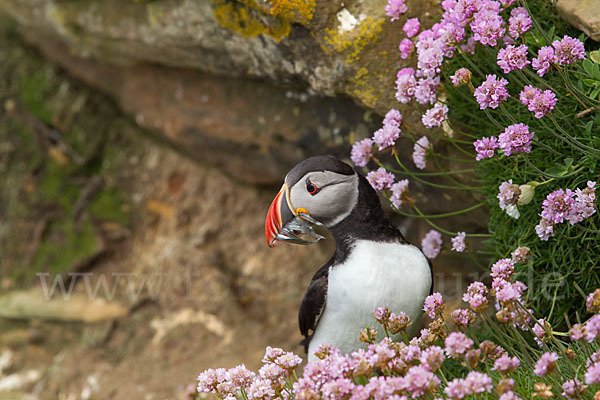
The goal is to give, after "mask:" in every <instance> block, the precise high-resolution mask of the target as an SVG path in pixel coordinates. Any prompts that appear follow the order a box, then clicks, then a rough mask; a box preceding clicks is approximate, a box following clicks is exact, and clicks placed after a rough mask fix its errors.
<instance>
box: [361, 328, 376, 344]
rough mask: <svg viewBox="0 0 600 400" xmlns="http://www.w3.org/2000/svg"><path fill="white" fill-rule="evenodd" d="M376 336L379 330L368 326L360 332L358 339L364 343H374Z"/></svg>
mask: <svg viewBox="0 0 600 400" xmlns="http://www.w3.org/2000/svg"><path fill="white" fill-rule="evenodd" d="M376 337H377V331H376V330H374V329H371V328H369V327H366V328H365V329H363V330H361V331H360V334H359V335H358V340H360V341H361V342H362V343H373V341H374V340H375V338H376Z"/></svg>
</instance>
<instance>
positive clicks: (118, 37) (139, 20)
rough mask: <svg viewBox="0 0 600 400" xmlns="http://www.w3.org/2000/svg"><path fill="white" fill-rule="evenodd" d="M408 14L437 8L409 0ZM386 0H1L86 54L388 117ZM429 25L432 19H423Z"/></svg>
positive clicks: (391, 63)
mask: <svg viewBox="0 0 600 400" xmlns="http://www.w3.org/2000/svg"><path fill="white" fill-rule="evenodd" d="M408 3H409V10H410V11H409V15H410V16H419V17H424V16H425V15H426V13H427V12H428V11H430V9H432V8H433V6H432V5H431V4H430V3H429V2H421V1H409V2H408ZM385 4H386V2H385V0H376V1H369V2H365V1H353V0H351V1H345V2H341V1H339V0H336V1H329V2H318V4H317V2H315V1H314V0H270V1H259V0H243V1H235V0H199V1H196V0H176V1H135V2H134V1H120V0H102V1H93V0H84V1H77V2H62V1H54V0H50V1H40V0H5V1H3V2H2V4H1V5H0V7H2V8H3V9H4V10H5V11H6V12H7V13H8V14H9V15H11V16H13V17H14V18H15V19H16V20H18V21H19V23H20V24H21V25H23V26H24V27H26V28H27V29H30V30H35V31H37V32H41V33H43V34H44V35H51V36H55V37H57V38H59V39H60V40H62V41H64V42H66V43H67V44H68V45H69V47H70V48H72V49H73V50H75V51H77V52H78V53H79V54H83V55H85V56H92V57H94V58H98V59H101V60H110V61H112V62H118V63H131V62H153V63H158V64H163V65H167V66H171V67H183V68H192V69H199V70H202V71H208V72H212V73H215V74H221V75H227V76H238V77H240V76H241V77H244V76H254V77H260V78H265V79H269V80H271V81H275V82H278V83H281V82H288V83H289V82H298V81H301V82H303V83H308V85H309V86H310V87H311V88H312V90H314V91H315V92H317V93H320V94H330V95H332V94H334V93H340V94H346V95H348V96H350V97H352V98H354V99H356V100H357V101H359V102H361V103H363V104H364V105H366V106H367V107H369V108H373V109H376V110H378V111H379V112H383V111H387V109H389V107H390V104H392V103H393V102H394V100H393V93H394V79H395V72H396V71H397V70H398V67H399V65H401V60H400V58H399V54H398V51H397V45H398V43H399V41H400V38H401V35H402V31H401V29H400V28H401V26H402V25H401V24H400V23H395V24H394V23H390V22H389V18H388V17H385V15H384V6H385ZM423 20H424V22H425V24H427V19H426V18H425V19H423Z"/></svg>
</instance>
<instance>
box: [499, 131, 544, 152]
mask: <svg viewBox="0 0 600 400" xmlns="http://www.w3.org/2000/svg"><path fill="white" fill-rule="evenodd" d="M534 135H535V134H534V133H533V132H529V127H528V126H527V125H525V124H522V123H518V124H513V125H509V126H507V127H506V129H504V132H502V133H501V134H500V135H498V142H499V143H500V148H501V149H502V152H503V153H504V154H505V155H506V156H507V157H508V156H510V155H511V154H513V153H529V152H530V151H531V140H532V139H533V136H534Z"/></svg>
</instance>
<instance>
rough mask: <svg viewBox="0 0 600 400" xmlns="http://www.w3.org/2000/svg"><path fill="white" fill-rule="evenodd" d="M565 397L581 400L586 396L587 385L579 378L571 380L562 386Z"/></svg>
mask: <svg viewBox="0 0 600 400" xmlns="http://www.w3.org/2000/svg"><path fill="white" fill-rule="evenodd" d="M562 388H563V392H562V395H563V397H566V398H568V399H580V398H582V397H583V395H584V394H585V391H586V389H587V385H585V384H583V383H582V382H580V381H579V379H577V378H573V379H569V380H568V381H566V382H565V383H563V385H562Z"/></svg>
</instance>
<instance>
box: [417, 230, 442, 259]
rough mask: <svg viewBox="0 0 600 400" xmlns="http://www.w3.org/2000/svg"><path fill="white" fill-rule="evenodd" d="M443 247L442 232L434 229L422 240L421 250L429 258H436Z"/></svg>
mask: <svg viewBox="0 0 600 400" xmlns="http://www.w3.org/2000/svg"><path fill="white" fill-rule="evenodd" d="M441 249H442V234H441V233H439V232H438V231H436V230H434V229H432V230H430V231H429V232H427V234H426V235H425V237H424V238H423V240H422V241H421V250H422V251H423V254H425V256H426V257H428V258H431V259H433V258H436V257H437V256H438V254H440V250H441Z"/></svg>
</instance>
